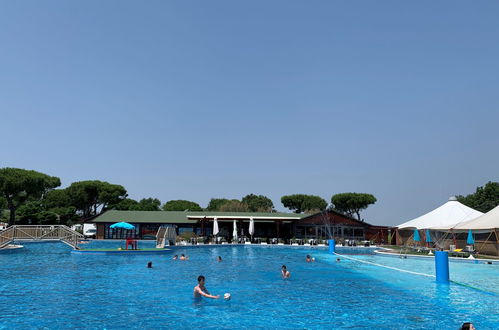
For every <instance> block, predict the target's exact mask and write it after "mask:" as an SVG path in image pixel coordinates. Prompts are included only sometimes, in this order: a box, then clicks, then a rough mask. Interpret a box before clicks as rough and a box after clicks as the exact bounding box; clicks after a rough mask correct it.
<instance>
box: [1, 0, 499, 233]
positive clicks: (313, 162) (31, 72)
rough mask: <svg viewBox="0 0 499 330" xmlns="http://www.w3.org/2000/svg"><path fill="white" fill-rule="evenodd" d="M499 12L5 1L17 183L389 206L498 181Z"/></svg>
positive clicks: (4, 144)
mask: <svg viewBox="0 0 499 330" xmlns="http://www.w3.org/2000/svg"><path fill="white" fill-rule="evenodd" d="M498 17H499V2H497V1H454V0H453V1H398V0H397V1H329V0H328V1H289V0H286V1H268V0H265V1H254V0H252V1H232V0H230V1H204V0H203V1H123V0H120V1H109V0H107V1H97V0H90V1H67V0H64V1H43V2H42V1H7V0H3V1H0V111H1V117H0V123H1V125H0V141H1V142H0V146H1V156H0V167H4V166H9V167H20V168H26V169H34V170H38V171H41V172H44V173H47V174H51V175H55V176H59V177H60V178H61V180H62V182H63V186H67V185H69V184H70V183H71V182H74V181H79V180H87V179H99V180H105V181H109V182H111V183H117V184H122V185H124V186H125V187H126V188H127V190H128V192H129V194H130V196H131V197H132V198H136V199H140V198H143V197H156V198H159V199H160V200H161V201H162V202H165V201H168V200H171V199H188V200H193V201H196V202H198V203H200V204H201V206H206V204H207V202H208V201H209V199H210V198H211V197H226V198H241V197H242V196H244V195H246V194H248V193H255V194H263V195H267V196H269V197H270V198H272V199H273V201H274V204H275V205H276V207H277V209H279V210H284V208H283V206H282V204H281V203H280V197H281V196H282V195H286V194H293V193H306V194H316V195H320V196H322V197H323V198H324V199H326V200H327V201H330V198H331V195H333V194H335V193H340V192H350V191H353V192H367V193H372V194H374V195H375V196H376V197H377V198H378V202H377V203H376V204H375V205H374V206H371V207H370V208H369V209H368V210H367V211H366V212H365V213H364V214H363V215H364V218H365V219H366V221H368V222H371V223H375V224H387V225H390V224H397V223H401V222H403V221H406V220H408V219H411V218H413V217H416V216H418V215H420V214H422V213H425V212H427V211H429V210H431V209H433V208H435V207H437V206H439V205H440V204H442V203H444V202H445V201H446V200H447V199H448V197H449V196H451V195H454V194H468V193H472V192H473V191H474V189H475V188H476V187H477V186H481V185H483V184H485V183H486V182H487V181H489V180H492V181H497V180H499V152H498V150H499V129H498V126H499V125H498V123H499V19H498Z"/></svg>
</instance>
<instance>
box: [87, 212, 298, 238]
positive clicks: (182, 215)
mask: <svg viewBox="0 0 499 330" xmlns="http://www.w3.org/2000/svg"><path fill="white" fill-rule="evenodd" d="M306 216H307V214H296V213H280V212H273V213H262V212H204V211H194V212H191V211H184V212H182V211H117V210H110V211H106V212H104V213H103V214H100V215H98V216H97V217H95V218H94V219H92V221H91V222H93V223H96V225H97V238H99V239H106V238H115V239H120V238H124V236H132V237H134V238H137V239H152V238H155V235H156V233H157V231H158V229H159V227H161V226H173V227H175V228H176V229H177V233H178V234H182V233H184V232H193V233H195V234H196V235H198V236H211V235H212V230H213V221H214V219H217V222H218V225H219V229H220V232H219V235H220V236H227V237H228V236H230V234H231V233H232V230H233V223H234V221H236V224H237V228H238V231H239V233H240V234H239V235H240V236H245V235H246V236H249V235H248V227H249V222H250V220H251V219H253V221H254V223H255V234H254V236H255V237H282V236H284V237H287V236H289V235H291V232H292V227H293V223H294V222H295V221H298V220H300V219H302V218H304V217H306ZM121 221H124V222H128V223H131V224H133V225H134V226H135V228H136V229H135V231H134V232H132V233H131V232H122V231H119V230H111V229H110V228H109V227H110V226H111V225H112V224H113V223H116V222H121Z"/></svg>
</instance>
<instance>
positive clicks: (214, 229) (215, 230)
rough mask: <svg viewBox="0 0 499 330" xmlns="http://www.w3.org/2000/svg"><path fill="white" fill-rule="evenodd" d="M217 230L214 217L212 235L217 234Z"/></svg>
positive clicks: (216, 222) (216, 221)
mask: <svg viewBox="0 0 499 330" xmlns="http://www.w3.org/2000/svg"><path fill="white" fill-rule="evenodd" d="M218 232H219V230H218V220H217V218H215V219H214V220H213V235H216V234H218Z"/></svg>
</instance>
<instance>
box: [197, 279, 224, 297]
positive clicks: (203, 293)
mask: <svg viewBox="0 0 499 330" xmlns="http://www.w3.org/2000/svg"><path fill="white" fill-rule="evenodd" d="M204 281H205V278H204V276H203V275H199V276H198V285H196V286H195V287H194V298H196V299H200V298H201V297H206V298H211V299H218V298H220V296H219V295H218V296H213V295H211V294H210V292H208V290H207V289H206V287H205V286H204Z"/></svg>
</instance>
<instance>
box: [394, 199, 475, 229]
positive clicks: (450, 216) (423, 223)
mask: <svg viewBox="0 0 499 330" xmlns="http://www.w3.org/2000/svg"><path fill="white" fill-rule="evenodd" d="M482 214H483V213H482V212H479V211H477V210H475V209H472V208H470V207H468V206H466V205H464V204H461V203H459V202H458V201H457V199H456V197H451V198H449V200H448V201H447V203H445V204H444V205H442V206H440V207H438V208H436V209H434V210H433V211H431V212H428V213H426V214H424V215H422V216H420V217H418V218H415V219H413V220H410V221H407V222H404V223H402V224H400V225H398V226H397V228H398V229H436V230H447V229H450V228H453V227H455V226H456V225H457V224H459V223H462V222H464V221H469V220H472V219H475V218H477V217H479V216H481V215H482Z"/></svg>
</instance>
